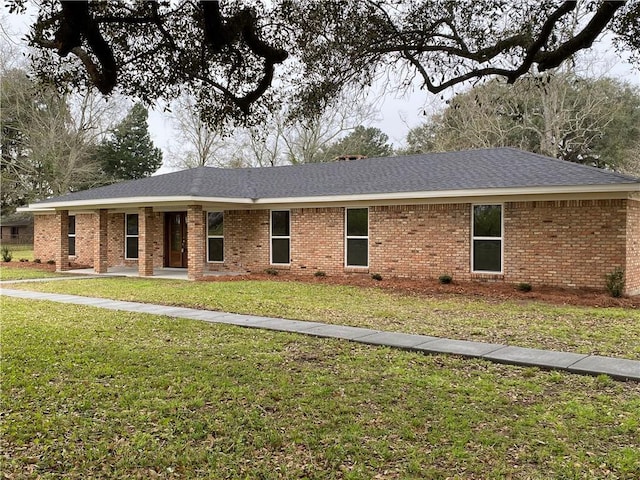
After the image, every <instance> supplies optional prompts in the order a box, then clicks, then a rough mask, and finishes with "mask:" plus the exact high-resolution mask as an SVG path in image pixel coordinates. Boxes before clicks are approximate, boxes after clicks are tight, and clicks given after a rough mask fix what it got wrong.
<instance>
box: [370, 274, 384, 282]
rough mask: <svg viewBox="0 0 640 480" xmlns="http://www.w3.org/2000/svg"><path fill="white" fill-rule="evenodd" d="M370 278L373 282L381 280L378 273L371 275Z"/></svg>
mask: <svg viewBox="0 0 640 480" xmlns="http://www.w3.org/2000/svg"><path fill="white" fill-rule="evenodd" d="M371 278H373V279H374V280H377V281H380V280H382V275H380V274H379V273H372V274H371Z"/></svg>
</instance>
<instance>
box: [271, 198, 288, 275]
mask: <svg viewBox="0 0 640 480" xmlns="http://www.w3.org/2000/svg"><path fill="white" fill-rule="evenodd" d="M273 212H289V235H275V236H274V235H273ZM274 238H275V239H287V240H289V263H273V239H274ZM269 264H270V265H291V210H289V209H286V208H283V209H275V210H269Z"/></svg>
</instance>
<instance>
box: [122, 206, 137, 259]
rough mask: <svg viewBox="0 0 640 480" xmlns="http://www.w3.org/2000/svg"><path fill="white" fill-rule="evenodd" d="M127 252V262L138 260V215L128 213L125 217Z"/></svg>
mask: <svg viewBox="0 0 640 480" xmlns="http://www.w3.org/2000/svg"><path fill="white" fill-rule="evenodd" d="M124 223H125V250H124V258H126V259H127V260H137V259H138V214H137V213H127V214H126V215H125V221H124Z"/></svg>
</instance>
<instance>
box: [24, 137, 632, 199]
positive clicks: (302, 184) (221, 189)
mask: <svg viewBox="0 0 640 480" xmlns="http://www.w3.org/2000/svg"><path fill="white" fill-rule="evenodd" d="M616 185H617V186H625V185H626V186H628V187H629V188H628V189H629V190H630V191H640V179H637V178H633V177H630V176H626V175H622V174H619V173H614V172H609V171H605V170H600V169H597V168H592V167H587V166H584V165H578V164H575V163H570V162H566V161H562V160H557V159H554V158H550V157H545V156H542V155H537V154H533V153H529V152H524V151H522V150H517V149H514V148H492V149H484V150H467V151H461V152H450V153H429V154H420V155H409V156H398V157H387V158H368V159H361V160H355V161H339V162H331V163H317V164H306V165H292V166H282V167H269V168H242V169H221V168H212V167H199V168H194V169H190V170H182V171H179V172H174V173H168V174H165V175H157V176H152V177H148V178H144V179H140V180H133V181H127V182H121V183H117V184H113V185H109V186H105V187H100V188H94V189H91V190H85V191H82V192H76V193H70V194H67V195H64V196H61V197H55V198H50V199H47V200H43V201H41V202H38V203H36V204H33V205H31V207H32V208H35V209H37V208H38V207H40V208H46V207H47V206H48V205H51V204H64V203H67V202H71V203H73V204H80V203H82V204H85V202H89V201H95V202H96V203H101V201H104V200H107V199H110V200H115V199H123V200H124V199H131V198H136V199H140V198H148V199H149V201H153V199H154V198H160V197H161V198H164V199H167V198H169V197H175V198H179V197H180V198H186V197H189V198H193V199H195V198H199V197H200V198H203V199H204V198H208V199H211V198H216V199H229V200H230V201H231V200H232V199H245V200H251V201H259V200H264V199H287V198H289V199H294V198H309V197H318V201H322V198H323V197H335V196H341V197H344V196H359V197H361V196H363V195H364V196H366V195H375V194H393V193H410V192H435V193H437V192H443V193H444V192H449V193H450V192H460V191H470V190H473V191H477V190H497V189H530V188H533V187H585V188H584V190H585V191H588V190H589V189H590V188H591V187H595V186H616ZM51 206H53V205H51Z"/></svg>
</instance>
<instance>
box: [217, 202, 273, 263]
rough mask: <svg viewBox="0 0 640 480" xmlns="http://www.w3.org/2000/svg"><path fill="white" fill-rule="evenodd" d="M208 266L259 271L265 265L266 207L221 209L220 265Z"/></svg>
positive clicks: (267, 256)
mask: <svg viewBox="0 0 640 480" xmlns="http://www.w3.org/2000/svg"><path fill="white" fill-rule="evenodd" d="M208 267H209V270H220V269H221V268H222V269H225V270H234V271H244V270H247V271H254V272H258V271H262V270H264V269H265V268H268V267H269V211H268V210H225V212H224V265H223V266H222V267H221V266H220V264H215V263H210V264H208Z"/></svg>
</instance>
